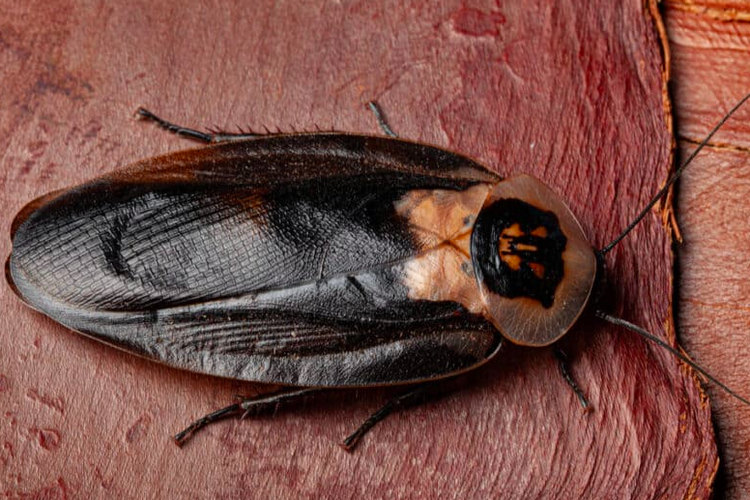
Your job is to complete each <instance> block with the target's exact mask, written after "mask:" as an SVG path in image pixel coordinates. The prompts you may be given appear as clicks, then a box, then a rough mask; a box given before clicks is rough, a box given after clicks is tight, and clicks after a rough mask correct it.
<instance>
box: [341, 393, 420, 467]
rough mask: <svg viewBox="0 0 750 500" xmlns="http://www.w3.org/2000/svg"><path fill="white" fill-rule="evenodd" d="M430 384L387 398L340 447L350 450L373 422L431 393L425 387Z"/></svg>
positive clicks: (372, 425) (373, 424)
mask: <svg viewBox="0 0 750 500" xmlns="http://www.w3.org/2000/svg"><path fill="white" fill-rule="evenodd" d="M432 385H434V384H429V383H427V384H420V385H418V386H416V387H414V388H412V389H410V390H409V391H407V392H405V393H403V394H401V395H400V396H396V397H394V398H392V399H391V400H389V401H388V402H387V403H386V404H385V405H383V407H382V408H380V409H379V410H378V411H376V412H375V413H373V414H372V415H370V417H369V418H368V419H367V420H365V421H364V422H363V423H362V425H360V426H359V428H358V429H357V430H356V431H354V432H352V433H351V434H350V435H349V436H347V438H346V439H344V441H343V442H342V443H341V447H342V448H343V449H344V450H346V451H348V452H352V451H353V450H354V448H356V447H357V445H358V444H359V442H360V441H361V440H362V438H363V437H364V435H365V434H367V431H369V430H370V429H372V428H373V427H375V424H377V423H378V422H380V421H381V420H383V419H384V418H385V417H387V416H388V415H390V414H391V413H393V412H394V411H395V410H398V409H400V408H403V407H405V406H410V405H413V404H416V403H421V402H423V401H424V400H425V399H426V398H427V396H430V395H431V394H429V393H428V391H427V389H428V388H429V387H430V386H432Z"/></svg>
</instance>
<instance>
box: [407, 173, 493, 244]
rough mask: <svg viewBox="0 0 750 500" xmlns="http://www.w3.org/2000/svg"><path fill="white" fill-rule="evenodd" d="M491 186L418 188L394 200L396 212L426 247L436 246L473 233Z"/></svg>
mask: <svg viewBox="0 0 750 500" xmlns="http://www.w3.org/2000/svg"><path fill="white" fill-rule="evenodd" d="M490 189H491V186H490V185H489V184H477V185H475V186H472V187H470V188H468V189H465V190H463V191H452V190H449V189H415V190H413V191H409V192H407V193H406V194H405V195H404V196H403V197H402V198H401V199H400V200H398V201H397V202H396V203H395V208H396V213H397V214H398V215H400V216H401V217H403V218H405V219H406V220H408V221H409V225H410V226H411V227H412V231H413V233H414V236H415V237H416V238H417V241H419V242H420V243H421V244H422V245H423V246H424V247H431V246H437V245H440V244H442V243H443V242H446V241H451V240H457V239H459V238H460V236H461V235H463V234H465V233H469V232H471V228H472V227H473V226H474V221H475V220H476V218H477V215H478V214H479V211H480V210H481V209H482V206H483V205H484V201H485V199H487V195H488V194H489V192H490ZM467 255H468V252H467Z"/></svg>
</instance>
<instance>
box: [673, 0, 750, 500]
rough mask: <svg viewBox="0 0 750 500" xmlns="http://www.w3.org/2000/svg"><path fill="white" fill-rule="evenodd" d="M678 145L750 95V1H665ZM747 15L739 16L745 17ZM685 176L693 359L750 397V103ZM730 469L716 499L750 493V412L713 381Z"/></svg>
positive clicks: (688, 333) (685, 329) (688, 340)
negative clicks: (715, 386)
mask: <svg viewBox="0 0 750 500" xmlns="http://www.w3.org/2000/svg"><path fill="white" fill-rule="evenodd" d="M667 7H668V8H667V10H666V20H667V28H668V32H669V39H670V45H671V48H672V63H673V64H672V69H673V73H672V76H673V99H674V109H675V112H676V119H677V129H678V133H679V137H680V139H681V141H680V146H681V150H682V151H683V152H684V154H688V153H689V151H690V150H692V148H693V147H694V143H695V142H696V141H699V140H700V139H702V137H703V136H704V135H705V134H706V131H707V130H708V129H710V128H711V127H712V126H713V124H714V123H715V122H716V121H718V120H719V119H720V118H721V115H722V114H723V113H724V112H725V110H727V109H729V108H730V107H731V106H732V105H733V104H734V103H735V102H736V101H737V100H739V99H740V97H741V96H743V95H744V94H746V93H747V92H750V42H749V40H750V25H749V24H748V23H747V21H748V20H750V2H748V1H747V0H743V1H712V2H703V1H698V2H693V1H691V2H685V1H677V0H674V1H670V2H668V3H667ZM738 21H739V22H738ZM712 144H714V145H715V146H716V147H712V148H710V149H709V150H708V151H707V152H706V153H705V154H704V155H702V156H700V157H698V158H697V159H696V160H695V164H694V165H693V166H692V167H691V168H690V169H689V170H687V172H686V174H685V177H684V179H683V180H682V182H681V183H680V189H679V195H678V204H677V213H678V219H679V224H680V229H681V230H682V234H683V236H684V240H685V241H684V243H683V244H682V245H681V246H680V247H679V250H678V254H677V255H678V262H679V273H678V280H677V284H678V287H677V291H678V295H677V297H678V299H679V312H678V320H679V321H678V325H679V328H680V334H681V339H682V343H683V346H684V347H685V349H686V350H687V351H688V352H689V353H690V354H691V355H692V356H693V358H694V359H695V360H697V361H699V362H700V363H703V364H704V365H705V366H706V367H708V368H710V370H711V371H712V372H713V373H714V374H715V375H716V376H718V377H719V378H720V379H721V380H723V381H725V382H726V383H727V384H729V385H730V386H731V387H734V388H736V389H737V390H738V391H740V392H741V393H742V394H743V395H745V396H746V397H747V396H748V395H750V350H749V349H748V345H750V340H749V339H750V307H748V299H747V298H748V296H750V284H749V283H750V282H749V281H748V276H749V275H750V272H749V271H750V252H749V251H748V249H750V201H748V200H750V109H744V110H742V111H741V112H740V113H739V114H738V116H737V118H736V119H733V120H732V121H731V122H729V123H727V125H726V127H725V128H724V129H723V130H722V131H721V132H719V133H718V134H717V135H716V137H715V138H714V139H713V140H712ZM708 393H709V394H710V396H711V403H712V407H713V415H714V421H715V423H716V427H717V434H718V441H719V450H720V457H721V460H722V467H721V468H720V469H719V475H718V480H717V497H718V498H728V499H737V498H750V409H749V408H747V407H746V406H743V405H742V403H740V402H738V401H736V400H734V399H732V398H730V397H729V396H727V395H726V394H724V393H722V392H721V391H720V390H717V389H716V388H713V387H710V386H709V387H708Z"/></svg>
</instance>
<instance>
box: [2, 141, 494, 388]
mask: <svg viewBox="0 0 750 500" xmlns="http://www.w3.org/2000/svg"><path fill="white" fill-rule="evenodd" d="M316 172H317V173H318V175H316ZM488 179H492V180H496V179H497V178H496V176H494V174H491V173H489V172H487V171H486V170H484V169H482V168H481V167H479V166H478V165H476V164H475V163H473V162H471V161H470V160H467V159H465V158H463V157H461V156H458V155H454V154H452V153H448V152H445V151H442V150H439V149H435V148H430V147H428V146H422V145H416V144H413V143H408V142H403V141H394V140H389V139H382V138H370V137H360V136H345V135H299V136H282V137H274V138H269V139H262V140H256V141H250V142H246V143H230V144H223V145H218V146H214V147H210V148H206V149H199V150H194V151H188V152H184V153H176V154H174V155H169V156H166V157H162V158H161V159H154V160H146V161H144V162H141V163H139V164H136V165H134V166H132V167H129V168H127V169H125V170H124V171H120V172H117V173H115V174H112V175H108V176H105V177H103V178H100V179H98V180H95V181H93V182H91V183H88V184H84V185H82V186H79V187H77V188H74V189H71V190H70V191H68V192H66V193H63V194H58V195H56V196H54V197H51V198H50V201H49V202H48V203H46V204H37V206H34V210H27V211H25V215H26V219H25V220H18V221H17V224H15V226H16V227H17V230H16V232H15V235H14V241H13V246H14V248H13V253H12V255H11V258H10V262H9V276H10V278H11V280H12V282H13V284H14V286H15V289H16V290H17V291H18V292H19V293H20V294H21V296H22V297H23V299H24V300H25V301H26V302H28V303H29V304H30V305H31V306H32V307H35V308H37V309H39V310H41V311H42V312H44V313H45V314H47V315H49V316H50V317H52V318H53V319H55V320H57V321H59V322H60V323H62V324H64V325H66V326H68V327H70V328H73V329H75V330H78V331H81V332H83V333H86V334H88V335H91V336H93V337H96V338H98V339H101V340H103V341H105V342H107V343H111V344H115V345H117V346H120V347H123V348H125V349H127V350H130V351H134V352H137V353H139V354H142V355H145V356H147V357H150V358H154V359H157V360H159V361H162V362H165V363H168V364H170V365H173V366H177V367H180V368H184V369H189V370H194V371H200V372H205V373H210V374H214V375H220V376H227V377H234V378H243V379H249V380H258V381H264V382H274V383H283V384H294V385H315V386H322V385H335V386H346V385H368V384H382V383H403V382H408V381H413V380H418V379H422V378H436V377H440V376H445V375H448V374H451V373H455V372H457V371H461V370H464V369H467V368H469V367H471V366H473V365H476V364H478V363H481V362H482V361H483V360H485V359H486V358H487V357H488V356H489V355H491V353H493V352H495V350H496V349H497V347H498V345H499V337H498V336H497V335H496V332H495V331H494V330H493V329H492V327H491V326H489V324H488V323H487V322H486V321H485V320H484V319H483V318H480V317H478V316H476V315H475V314H472V313H471V312H469V311H467V310H466V309H465V308H464V307H463V306H462V305H461V304H459V303H457V302H452V301H450V300H441V301H439V302H433V301H426V300H414V299H413V298H410V295H409V290H408V289H407V287H406V286H405V285H404V280H403V277H404V273H405V267H406V266H407V265H408V264H409V262H411V261H413V259H415V258H417V257H419V256H424V255H426V254H429V253H430V252H433V251H436V249H437V248H438V247H439V244H440V242H429V243H427V242H425V241H424V240H420V239H418V238H415V237H414V231H412V228H411V227H410V226H409V222H408V220H405V219H404V218H402V217H399V215H398V214H397V213H396V211H395V209H394V206H395V204H396V202H397V201H398V200H400V199H402V198H403V197H404V195H405V194H406V193H409V192H411V191H414V190H420V189H444V190H448V191H451V190H452V191H461V190H465V189H467V188H469V187H471V186H473V185H476V184H477V183H479V182H486V181H487V180H488Z"/></svg>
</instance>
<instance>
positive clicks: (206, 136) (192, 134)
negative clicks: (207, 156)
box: [138, 108, 263, 143]
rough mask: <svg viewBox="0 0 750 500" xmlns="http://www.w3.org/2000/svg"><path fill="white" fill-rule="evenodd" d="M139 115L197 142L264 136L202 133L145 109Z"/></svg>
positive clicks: (139, 109) (240, 139)
mask: <svg viewBox="0 0 750 500" xmlns="http://www.w3.org/2000/svg"><path fill="white" fill-rule="evenodd" d="M138 115H139V116H141V117H143V118H145V119H147V120H151V121H152V122H154V123H156V124H157V125H158V126H159V127H161V128H163V129H164V130H167V131H168V132H171V133H173V134H177V135H179V136H182V137H187V138H188V139H193V140H195V141H201V142H208V143H217V142H227V141H242V140H246V139H257V138H258V137H262V136H263V134H245V133H239V134H234V133H231V132H201V131H200V130H195V129H192V128H187V127H182V126H180V125H176V124H174V123H172V122H169V121H167V120H165V119H163V118H159V117H158V116H156V115H155V114H153V113H152V112H151V111H149V110H147V109H145V108H138Z"/></svg>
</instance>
